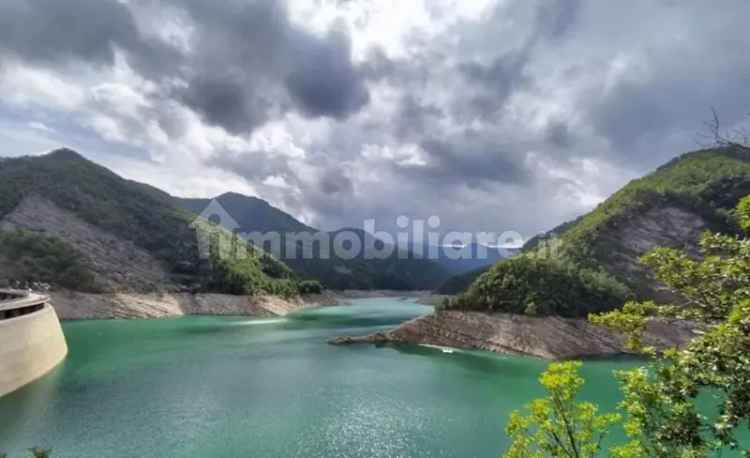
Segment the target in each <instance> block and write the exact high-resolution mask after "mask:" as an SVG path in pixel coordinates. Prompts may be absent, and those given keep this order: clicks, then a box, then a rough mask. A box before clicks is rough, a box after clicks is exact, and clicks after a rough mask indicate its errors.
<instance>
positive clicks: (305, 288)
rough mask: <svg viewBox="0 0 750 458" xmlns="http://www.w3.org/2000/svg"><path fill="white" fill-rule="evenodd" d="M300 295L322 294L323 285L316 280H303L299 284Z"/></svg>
mask: <svg viewBox="0 0 750 458" xmlns="http://www.w3.org/2000/svg"><path fill="white" fill-rule="evenodd" d="M299 292H300V294H320V293H322V292H323V285H321V284H320V282H319V281H316V280H305V281H301V282H300V284H299Z"/></svg>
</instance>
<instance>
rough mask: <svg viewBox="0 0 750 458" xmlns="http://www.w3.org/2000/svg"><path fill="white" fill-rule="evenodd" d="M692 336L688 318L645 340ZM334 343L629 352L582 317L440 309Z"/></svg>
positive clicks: (652, 331)
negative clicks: (381, 329) (388, 327)
mask: <svg viewBox="0 0 750 458" xmlns="http://www.w3.org/2000/svg"><path fill="white" fill-rule="evenodd" d="M693 336H694V334H693V331H692V326H691V325H690V323H686V322H680V321H673V322H666V321H661V322H654V323H651V324H650V325H649V327H648V330H647V332H646V335H645V342H646V343H647V344H648V345H652V346H654V347H656V348H657V349H665V348H669V347H675V346H681V345H684V344H685V343H687V342H688V341H689V340H690V339H691V338H692V337H693ZM331 343H333V344H349V343H408V344H419V345H438V346H445V347H454V348H464V349H475V350H485V351H492V352H495V353H504V354H517V355H528V356H536V357H540V358H545V359H571V358H587V357H600V356H613V355H618V354H626V353H628V350H627V349H626V348H625V346H624V339H623V338H622V337H621V336H618V335H616V334H614V333H612V332H610V331H608V330H606V329H604V328H601V327H597V326H594V325H592V324H591V323H589V322H587V321H586V320H583V319H566V318H559V317H528V316H524V315H512V314H504V313H497V314H488V313H482V312H464V311H439V312H435V313H432V314H429V315H425V316H422V317H419V318H416V319H414V320H411V321H407V322H406V323H404V324H402V325H401V326H399V327H398V328H396V329H393V330H391V331H388V332H384V333H377V334H373V335H369V336H363V337H339V338H337V339H334V340H332V341H331Z"/></svg>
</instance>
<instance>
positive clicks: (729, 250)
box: [594, 197, 750, 457]
mask: <svg viewBox="0 0 750 458" xmlns="http://www.w3.org/2000/svg"><path fill="white" fill-rule="evenodd" d="M749 206H750V197H746V198H744V199H742V201H741V202H740V204H739V205H738V209H737V215H738V217H739V219H740V224H741V225H742V226H743V227H747V225H746V224H745V223H744V222H743V221H742V220H743V218H745V215H747V209H748V207H749ZM700 246H701V254H702V257H701V259H699V260H695V259H692V258H690V257H689V256H687V255H686V254H684V253H680V252H679V251H676V250H673V249H663V248H660V249H657V250H654V251H652V252H651V253H649V254H648V255H646V256H644V258H643V261H644V262H645V263H646V264H647V265H649V266H650V267H651V268H653V270H654V272H655V273H656V276H657V278H658V279H659V280H660V281H662V282H663V283H664V284H666V285H667V286H669V287H670V288H671V289H673V290H674V291H675V292H676V293H679V295H680V296H681V297H683V298H685V302H684V303H681V304H678V305H673V306H656V305H655V304H653V303H644V304H630V306H629V307H627V308H625V309H623V310H622V311H618V312H612V313H608V314H604V315H600V316H598V317H594V320H595V321H596V322H597V323H600V324H604V325H607V326H609V327H610V328H612V329H614V330H617V331H620V332H623V333H625V334H626V335H627V336H628V341H629V343H630V344H631V346H632V347H633V348H635V349H641V350H643V351H646V352H649V353H651V354H653V352H652V351H650V350H649V349H644V348H643V347H642V343H641V334H642V332H643V329H644V326H645V323H646V322H647V321H648V320H650V319H653V318H674V317H678V318H689V319H691V320H693V321H694V322H695V323H696V326H698V327H700V328H701V329H702V331H701V332H700V333H699V334H697V336H696V338H694V339H693V340H692V341H691V342H690V343H689V344H688V345H687V347H686V348H684V349H681V350H669V351H667V352H665V353H664V355H663V356H662V358H660V359H659V360H658V362H657V363H655V364H653V365H652V367H651V368H650V370H646V369H645V368H641V369H636V370H633V371H626V372H622V373H621V374H619V377H620V379H621V381H622V387H623V393H624V394H625V400H624V401H623V403H622V408H623V410H624V411H625V412H626V414H627V422H626V432H627V433H628V435H629V436H630V437H631V439H632V443H631V444H630V446H629V448H630V449H632V450H638V451H639V453H640V454H638V455H633V456H656V457H683V456H695V457H704V456H708V455H709V454H710V453H711V452H712V451H714V450H719V449H724V448H737V449H740V450H742V451H743V453H745V454H748V453H750V451H749V450H750V449H748V448H747V447H743V446H741V445H740V444H738V443H737V441H736V438H735V434H734V432H735V431H736V429H737V428H738V427H739V426H740V425H741V424H743V423H745V424H746V423H747V422H748V421H749V420H750V240H748V239H739V238H737V237H735V236H726V235H719V234H711V233H706V234H705V235H704V236H703V238H702V240H701V244H700ZM701 395H712V396H713V399H715V400H716V401H717V403H718V405H717V408H716V409H715V411H716V413H715V414H714V415H712V416H710V417H706V416H704V415H701V414H700V413H699V412H698V411H697V408H696V405H695V404H696V399H697V398H698V397H699V396H701Z"/></svg>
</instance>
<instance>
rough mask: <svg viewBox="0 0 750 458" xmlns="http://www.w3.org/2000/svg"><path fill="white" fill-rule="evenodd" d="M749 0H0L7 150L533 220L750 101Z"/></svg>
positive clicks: (348, 212)
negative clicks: (68, 152) (68, 151)
mask: <svg viewBox="0 0 750 458" xmlns="http://www.w3.org/2000/svg"><path fill="white" fill-rule="evenodd" d="M748 17H750V2H748V1H747V0H720V1H715V2H706V1H697V0H684V1H676V0H650V1H645V0H634V1H628V2H615V1H611V2H604V1H597V0H494V1H493V0H471V1H469V0H392V1H391V0H369V1H366V0H348V1H347V0H309V1H303V0H288V1H286V2H283V1H281V0H227V1H222V2H209V1H205V0H160V1H157V0H120V1H117V0H97V1H91V0H66V1H64V2H62V1H59V0H3V1H2V2H0V95H1V97H0V156H20V155H27V154H42V153H44V152H46V151H49V150H51V149H53V148H56V147H61V146H67V147H70V148H73V149H75V150H77V151H79V152H80V153H81V154H83V155H84V156H86V157H87V158H89V159H92V160H94V161H96V162H98V163H101V164H103V165H105V166H107V167H109V168H111V169H113V170H114V171H115V172H117V173H119V174H120V175H123V176H125V177H127V178H130V179H135V180H138V181H142V182H146V183H149V184H151V185H154V186H157V187H159V188H161V189H164V190H166V191H168V192H170V193H172V194H175V195H179V196H190V197H211V196H215V195H218V194H221V193H224V192H228V191H234V192H239V193H244V194H248V195H255V196H258V197H261V198H263V199H266V200H268V201H269V202H271V203H272V204H274V205H276V206H278V207H280V208H282V209H284V210H286V211H288V212H289V213H291V214H292V215H293V216H295V217H297V218H298V219H300V220H302V221H304V222H306V223H308V224H311V225H313V226H316V227H320V228H322V229H335V228H339V227H344V226H354V227H362V224H363V221H364V220H368V219H375V221H376V225H377V227H378V228H384V229H386V230H388V229H389V228H392V227H394V225H395V223H396V220H397V217H398V216H407V217H408V218H411V219H426V218H428V217H429V216H433V215H435V216H438V217H439V218H440V223H441V224H440V229H441V230H443V231H448V230H457V231H470V232H477V231H488V232H495V233H501V232H504V231H516V232H519V233H521V234H523V235H524V236H527V237H528V236H531V235H533V234H535V233H537V232H539V231H544V230H548V229H551V228H552V227H554V226H556V225H557V224H559V223H561V222H563V221H566V220H569V219H572V218H574V217H576V216H578V215H580V214H582V213H584V212H586V211H588V210H590V209H592V208H593V207H594V206H596V204H597V203H599V202H601V201H602V200H603V199H605V198H606V197H607V196H608V195H610V194H611V193H612V192H614V191H616V190H617V189H618V188H619V187H621V186H623V185H624V184H626V183H627V182H628V181H629V180H630V179H633V178H636V177H638V176H641V175H643V174H645V173H647V172H649V171H651V170H653V169H654V168H655V167H657V166H659V165H660V164H662V163H664V162H666V161H667V160H669V159H671V158H673V157H675V156H677V155H679V154H681V153H684V152H687V151H690V150H695V149H698V148H699V146H700V145H701V139H700V135H699V134H700V132H702V131H703V123H704V121H706V120H707V119H709V118H710V116H711V108H712V107H714V108H715V109H716V111H717V112H718V113H719V115H720V117H721V121H722V123H723V125H724V126H725V127H727V128H730V127H731V126H733V125H738V124H740V123H743V122H746V121H747V119H748V118H747V116H748V113H750V91H748V88H750V53H749V52H747V50H748V49H750V34H748V33H747V27H746V25H747V18H748Z"/></svg>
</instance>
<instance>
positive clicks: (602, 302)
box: [450, 148, 750, 316]
mask: <svg viewBox="0 0 750 458" xmlns="http://www.w3.org/2000/svg"><path fill="white" fill-rule="evenodd" d="M747 194H750V156H748V153H747V152H746V151H744V150H741V149H728V148H723V149H709V150H701V151H695V152H692V153H687V154H684V155H682V156H680V157H678V158H676V159H674V160H672V161H670V162H669V163H667V164H665V165H663V166H662V167H659V168H658V169H657V170H656V171H654V172H653V173H651V174H649V175H646V176H645V177H643V178H640V179H637V180H633V181H631V182H630V183H628V184H627V185H626V186H625V187H623V188H622V189H620V190H619V191H618V192H616V193H615V194H614V195H612V196H611V197H610V198H608V199H607V200H606V201H604V202H603V203H601V204H600V205H599V206H597V208H596V209H594V210H593V211H591V212H590V213H588V214H586V215H584V216H582V217H580V218H578V219H577V220H575V221H573V222H570V223H566V224H564V225H562V226H560V227H558V228H556V229H555V230H553V231H552V232H551V233H550V237H546V238H545V237H542V238H539V239H536V240H533V242H532V243H529V244H527V246H526V247H525V248H524V251H523V253H522V254H521V255H520V256H517V257H516V258H513V259H510V260H507V261H503V262H500V263H498V264H496V265H495V266H493V267H492V268H491V269H489V270H488V271H487V272H484V273H482V274H481V275H479V276H478V278H477V279H476V280H475V281H474V282H473V283H472V284H471V286H469V288H468V289H467V291H466V292H465V293H464V294H462V295H461V296H460V297H459V298H457V299H456V300H455V301H454V302H453V303H452V304H451V305H450V306H451V307H456V308H462V309H477V310H498V311H510V312H514V313H527V314H559V315H564V316H585V315H586V314H588V313H589V312H592V311H598V310H603V309H611V308H614V307H618V306H619V305H621V304H622V303H623V301H624V300H626V299H627V298H629V297H639V298H655V299H657V300H670V299H674V298H673V297H671V296H670V295H669V294H668V293H666V292H665V291H663V290H662V289H660V288H658V286H657V285H656V284H655V282H654V281H653V280H652V278H651V276H650V275H649V273H648V272H647V271H646V270H645V269H644V268H643V267H642V266H641V265H640V263H639V261H638V258H639V257H640V256H641V255H643V254H644V253H645V252H647V251H649V250H651V249H653V248H655V247H657V246H669V247H680V248H685V249H687V250H688V251H689V252H696V251H697V250H696V249H697V241H698V238H699V236H700V234H701V233H702V232H703V231H705V230H712V231H720V232H729V233H733V232H736V231H737V226H736V223H735V221H734V217H733V213H732V209H733V208H734V207H735V205H736V204H737V202H738V201H739V199H740V198H741V197H742V196H745V195H747ZM553 235H554V236H553Z"/></svg>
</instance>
